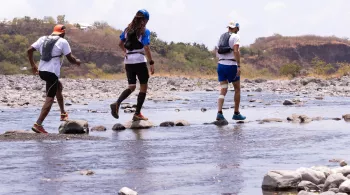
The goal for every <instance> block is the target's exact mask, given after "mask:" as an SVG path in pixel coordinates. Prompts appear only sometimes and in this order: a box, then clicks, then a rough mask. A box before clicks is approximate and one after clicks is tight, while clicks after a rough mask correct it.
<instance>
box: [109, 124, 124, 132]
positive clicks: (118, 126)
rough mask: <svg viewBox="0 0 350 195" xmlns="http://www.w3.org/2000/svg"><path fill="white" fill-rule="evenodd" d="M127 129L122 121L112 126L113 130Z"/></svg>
mask: <svg viewBox="0 0 350 195" xmlns="http://www.w3.org/2000/svg"><path fill="white" fill-rule="evenodd" d="M125 129H126V128H125V126H124V125H122V124H120V123H117V124H115V125H114V126H113V128H112V130H114V131H123V130H125Z"/></svg>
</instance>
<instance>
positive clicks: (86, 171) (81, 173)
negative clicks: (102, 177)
mask: <svg viewBox="0 0 350 195" xmlns="http://www.w3.org/2000/svg"><path fill="white" fill-rule="evenodd" d="M93 174H95V172H93V171H91V170H82V171H80V175H87V176H89V175H93Z"/></svg>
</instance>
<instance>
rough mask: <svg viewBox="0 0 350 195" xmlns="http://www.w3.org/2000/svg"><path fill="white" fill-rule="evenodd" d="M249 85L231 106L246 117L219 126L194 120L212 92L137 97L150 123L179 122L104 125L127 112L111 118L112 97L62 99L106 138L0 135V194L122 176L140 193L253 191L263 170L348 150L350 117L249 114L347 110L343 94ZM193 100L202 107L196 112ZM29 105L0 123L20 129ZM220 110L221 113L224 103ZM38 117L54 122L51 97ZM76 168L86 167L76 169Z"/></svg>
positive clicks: (31, 112)
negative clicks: (318, 96)
mask: <svg viewBox="0 0 350 195" xmlns="http://www.w3.org/2000/svg"><path fill="white" fill-rule="evenodd" d="M250 94H253V95H254V96H253V97H247V93H244V94H243V95H242V96H243V97H242V98H243V100H242V105H243V106H244V109H242V110H241V112H242V114H244V115H246V116H247V117H248V121H250V122H249V123H246V124H236V123H234V121H231V120H230V125H228V126H226V127H216V126H213V125H203V123H208V122H212V121H213V120H214V119H215V117H216V108H215V107H216V99H217V97H218V94H217V93H216V92H197V93H192V92H191V93H178V95H179V96H182V97H185V98H188V99H189V101H183V100H179V101H171V102H154V101H146V103H145V105H144V109H143V113H144V115H146V116H147V117H149V118H150V120H151V121H152V122H154V123H155V124H157V125H159V123H161V122H164V121H167V120H178V119H184V120H187V121H189V122H190V123H191V126H189V127H173V128H160V127H155V128H152V129H147V130H137V131H136V130H134V131H133V130H125V131H122V132H113V131H112V130H111V128H112V126H113V125H114V124H115V123H117V122H120V123H125V122H127V121H128V120H130V119H131V117H132V115H131V114H124V113H121V118H120V119H119V120H115V119H114V118H112V117H111V116H110V114H109V104H110V103H111V102H112V101H113V100H105V101H97V102H90V103H89V105H86V106H83V105H73V106H70V107H67V110H68V111H69V113H70V118H71V119H84V120H87V121H89V125H90V127H92V126H96V125H104V126H106V127H107V128H108V131H106V132H102V133H101V132H91V133H90V134H91V135H94V136H102V137H105V138H107V139H106V140H102V141H101V140H100V141H73V140H69V141H26V142H0V148H1V153H0V159H1V163H0V172H1V174H0V180H1V182H0V194H33V195H38V194H43V195H44V194H45V195H46V194H117V192H118V191H119V189H120V188H122V187H125V186H126V187H129V188H131V189H134V190H135V191H137V192H138V193H139V194H141V195H143V194H149V195H182V194H183V195H185V194H186V195H188V194H194V195H201V194H203V195H204V194H205V195H208V194H226V195H228V194H235V195H260V194H263V192H262V190H261V183H262V179H263V177H264V175H265V174H266V173H267V172H268V171H269V170H276V169H277V170H280V169H287V170H289V169H291V170H293V169H297V168H300V167H311V166H315V165H327V166H337V164H334V163H330V162H329V160H330V159H338V158H340V159H345V160H349V159H346V158H348V156H349V152H348V148H347V145H348V141H349V140H350V134H349V131H350V123H346V122H345V121H332V120H326V121H316V122H312V123H310V124H303V125H301V124H292V123H269V124H259V123H258V122H256V120H260V119H264V118H282V119H285V118H286V117H287V116H289V115H291V114H293V113H296V114H306V115H308V116H310V117H317V116H323V117H331V118H333V117H341V116H342V115H343V114H347V113H349V112H350V111H349V106H350V100H349V99H348V98H335V97H326V98H325V99H324V100H315V99H314V98H307V97H300V99H301V100H307V102H306V103H304V104H303V105H299V106H292V107H285V106H283V105H282V103H281V102H282V101H283V100H284V99H286V98H292V97H289V96H288V95H284V94H272V93H250ZM232 96H233V94H232V92H230V93H229V94H228V95H227V98H226V99H227V102H226V104H225V105H227V106H228V107H229V106H232V104H233V102H232V100H228V99H229V97H232ZM250 99H261V100H263V101H264V103H249V100H250ZM127 102H131V103H135V102H136V100H135V99H132V100H127ZM266 103H269V104H271V105H268V106H266V105H265V104H266ZM251 106H256V107H251ZM201 108H207V109H208V111H206V112H201ZM176 109H179V110H180V111H178V110H177V111H176ZM88 110H97V111H99V113H91V112H88ZM1 111H2V112H1ZM39 111H40V108H33V107H29V108H22V109H10V108H1V109H0V133H3V132H4V131H6V130H22V129H24V130H27V129H30V128H31V126H32V124H33V123H34V122H35V120H36V118H37V116H38V114H39ZM104 112H107V113H104ZM224 113H225V116H226V118H230V117H231V116H232V113H233V110H232V109H229V110H224ZM44 125H45V128H46V129H47V130H48V131H49V132H50V133H57V132H58V126H59V125H60V121H59V112H58V106H57V105H54V108H53V111H52V112H51V113H50V115H49V116H48V118H47V120H46V121H45V123H44ZM86 169H88V170H93V171H94V172H95V174H94V175H92V176H83V175H80V174H79V171H80V170H86ZM264 194H265V195H266V194H273V193H264Z"/></svg>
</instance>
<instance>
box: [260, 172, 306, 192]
mask: <svg viewBox="0 0 350 195" xmlns="http://www.w3.org/2000/svg"><path fill="white" fill-rule="evenodd" d="M300 182H301V174H300V173H298V172H296V171H269V172H268V173H267V174H266V175H265V177H264V180H263V183H262V189H263V190H282V191H283V190H296V189H297V188H298V184H299V183H300Z"/></svg>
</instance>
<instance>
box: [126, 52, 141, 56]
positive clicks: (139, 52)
mask: <svg viewBox="0 0 350 195" xmlns="http://www.w3.org/2000/svg"><path fill="white" fill-rule="evenodd" d="M136 53H138V54H142V55H145V54H144V53H143V52H128V53H126V54H127V55H128V54H136Z"/></svg>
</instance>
